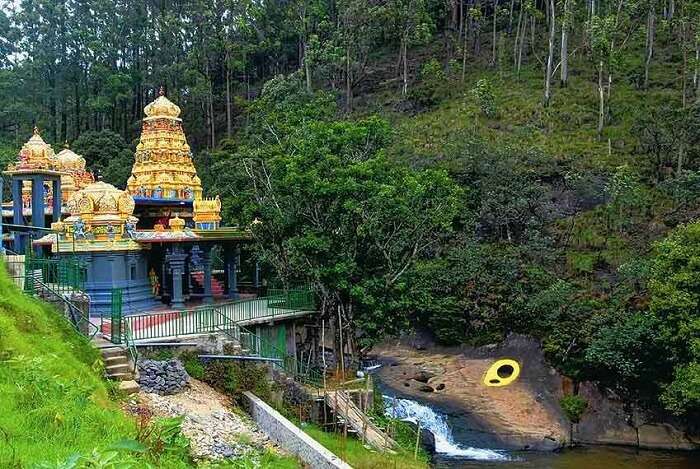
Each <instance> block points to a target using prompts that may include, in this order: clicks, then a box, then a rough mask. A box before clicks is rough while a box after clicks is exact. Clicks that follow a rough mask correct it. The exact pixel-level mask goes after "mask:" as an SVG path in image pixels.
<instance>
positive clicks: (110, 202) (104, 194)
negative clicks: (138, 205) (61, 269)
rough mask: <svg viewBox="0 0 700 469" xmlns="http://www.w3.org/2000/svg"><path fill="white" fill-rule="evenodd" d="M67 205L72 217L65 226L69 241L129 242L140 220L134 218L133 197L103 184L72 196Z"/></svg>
mask: <svg viewBox="0 0 700 469" xmlns="http://www.w3.org/2000/svg"><path fill="white" fill-rule="evenodd" d="M67 206H68V210H69V211H70V217H68V218H66V219H65V221H64V222H63V224H64V225H65V231H66V234H67V238H68V239H76V240H80V239H84V240H87V241H95V242H99V241H103V242H105V241H108V242H110V243H114V242H118V241H121V240H126V239H129V238H131V237H132V235H131V234H130V233H129V232H130V231H133V228H134V227H135V226H136V222H137V221H138V219H137V218H136V217H135V216H134V215H133V213H134V199H133V198H132V197H131V195H129V193H128V192H126V191H122V190H119V189H117V188H116V187H114V186H113V185H111V184H107V183H105V182H102V181H97V182H94V183H92V184H90V185H88V186H87V187H85V188H84V189H81V190H79V191H78V192H76V193H75V194H73V196H72V197H71V198H70V200H69V201H68V204H67ZM126 247H129V246H126ZM93 248H94V249H100V248H101V246H100V245H99V244H95V245H94V246H93ZM132 248H133V247H132Z"/></svg>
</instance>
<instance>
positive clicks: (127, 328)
mask: <svg viewBox="0 0 700 469" xmlns="http://www.w3.org/2000/svg"><path fill="white" fill-rule="evenodd" d="M122 329H123V331H122V337H123V338H124V344H125V345H126V349H127V350H128V352H129V355H130V356H131V362H132V363H133V364H134V368H133V370H132V371H136V364H137V362H138V359H139V352H138V350H136V342H135V341H134V334H133V332H132V330H131V325H129V323H128V322H126V321H122Z"/></svg>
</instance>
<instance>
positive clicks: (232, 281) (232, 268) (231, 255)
mask: <svg viewBox="0 0 700 469" xmlns="http://www.w3.org/2000/svg"><path fill="white" fill-rule="evenodd" d="M240 255H241V249H240V248H239V247H238V246H236V247H235V248H234V249H232V250H231V249H228V250H226V259H225V263H226V266H225V267H226V283H227V286H228V297H229V298H231V299H233V300H237V299H238V298H239V297H240V295H239V294H238V272H237V270H238V262H239V258H240Z"/></svg>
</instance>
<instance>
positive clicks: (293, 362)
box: [218, 316, 323, 388]
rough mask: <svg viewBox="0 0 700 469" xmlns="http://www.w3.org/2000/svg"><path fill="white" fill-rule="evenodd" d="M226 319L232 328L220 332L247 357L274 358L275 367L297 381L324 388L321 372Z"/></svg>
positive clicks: (272, 342) (271, 342)
mask: <svg viewBox="0 0 700 469" xmlns="http://www.w3.org/2000/svg"><path fill="white" fill-rule="evenodd" d="M224 319H225V320H224V321H223V323H224V324H227V323H228V324H229V326H230V327H223V326H221V327H219V328H218V330H219V331H220V332H223V333H224V334H226V335H228V336H229V337H231V338H232V339H234V340H235V341H236V342H238V343H239V344H240V346H241V348H242V349H243V350H244V351H245V354H246V355H249V356H257V357H262V358H272V359H274V361H272V364H273V366H274V367H278V368H279V369H280V370H281V371H283V372H284V373H285V374H286V375H287V376H289V377H291V378H293V379H294V380H295V381H298V382H300V383H303V384H306V385H309V386H312V387H314V388H321V387H323V375H322V372H321V371H320V370H318V369H316V368H314V367H311V366H308V365H305V364H304V363H303V362H302V361H300V360H298V359H297V357H295V356H294V355H291V354H288V353H287V352H286V350H283V349H281V348H280V347H278V346H277V344H275V343H274V341H271V340H269V339H267V338H265V337H261V336H260V335H257V334H255V333H254V332H253V331H251V330H249V329H247V328H245V327H243V326H240V325H238V324H236V323H235V322H234V321H231V320H230V319H229V318H226V317H225V316H224Z"/></svg>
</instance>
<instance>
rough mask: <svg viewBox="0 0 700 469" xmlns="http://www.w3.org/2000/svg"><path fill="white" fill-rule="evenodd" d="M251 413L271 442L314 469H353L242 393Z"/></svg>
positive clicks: (249, 393) (264, 406)
mask: <svg viewBox="0 0 700 469" xmlns="http://www.w3.org/2000/svg"><path fill="white" fill-rule="evenodd" d="M243 395H244V396H245V404H246V406H247V407H248V413H249V414H250V415H251V417H253V420H254V421H255V423H257V424H258V427H260V429H261V430H262V431H264V432H265V433H266V434H267V435H268V436H269V437H270V439H271V440H273V441H274V442H276V443H277V444H279V445H280V446H281V447H283V448H284V449H286V450H287V451H289V452H290V453H292V454H294V455H296V456H297V457H298V458H299V459H301V460H302V461H304V462H305V463H307V464H308V465H310V466H311V467H312V468H314V469H331V468H332V469H352V467H351V466H350V465H349V464H347V463H346V462H344V461H343V460H342V459H340V458H339V457H338V456H336V455H335V454H333V453H331V452H330V451H328V450H327V449H326V448H325V447H324V446H322V445H321V444H320V443H319V442H317V441H316V440H314V439H313V438H311V437H310V436H309V435H307V434H306V433H304V431H303V430H301V429H300V428H299V427H297V426H296V425H294V424H293V423H292V422H290V421H289V420H287V419H286V418H284V417H283V416H282V415H281V414H280V413H279V412H277V411H276V410H275V409H273V408H272V407H270V406H269V405H267V404H266V403H265V402H263V401H262V400H260V399H258V398H257V397H256V396H255V394H253V393H251V392H245V393H243Z"/></svg>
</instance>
